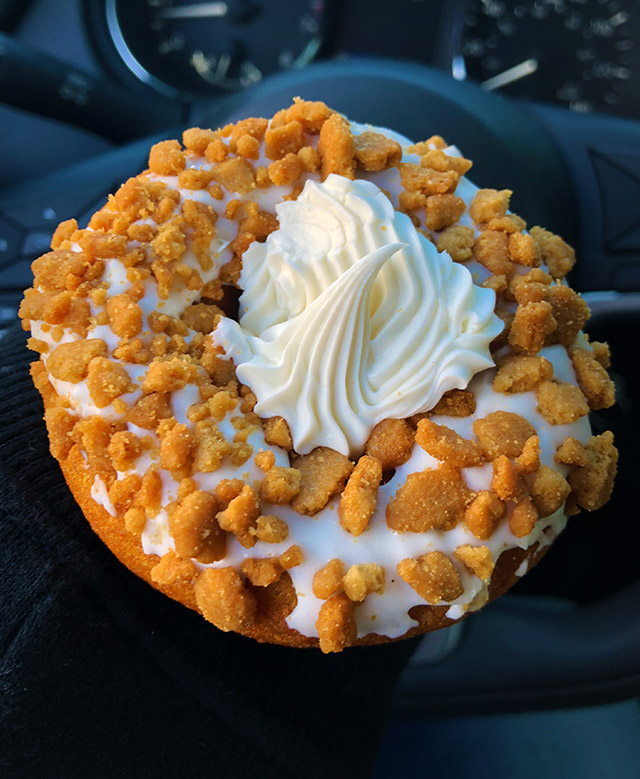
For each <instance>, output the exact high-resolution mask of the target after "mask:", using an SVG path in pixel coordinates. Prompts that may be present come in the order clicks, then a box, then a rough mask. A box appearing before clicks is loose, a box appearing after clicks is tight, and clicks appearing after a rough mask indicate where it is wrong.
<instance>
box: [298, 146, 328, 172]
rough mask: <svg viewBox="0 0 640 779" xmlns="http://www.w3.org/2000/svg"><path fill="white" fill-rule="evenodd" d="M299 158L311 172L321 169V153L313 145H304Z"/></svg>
mask: <svg viewBox="0 0 640 779" xmlns="http://www.w3.org/2000/svg"><path fill="white" fill-rule="evenodd" d="M298 159H299V160H300V162H301V163H302V165H303V166H304V169H305V170H306V171H308V172H309V173H317V172H318V171H319V170H320V165H321V164H322V162H321V160H320V155H319V154H318V152H317V151H316V150H315V149H314V148H313V146H303V147H302V148H301V149H300V150H299V151H298Z"/></svg>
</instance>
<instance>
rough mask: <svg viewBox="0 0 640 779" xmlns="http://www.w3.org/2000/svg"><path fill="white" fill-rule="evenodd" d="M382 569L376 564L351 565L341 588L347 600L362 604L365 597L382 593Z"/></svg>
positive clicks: (383, 584)
mask: <svg viewBox="0 0 640 779" xmlns="http://www.w3.org/2000/svg"><path fill="white" fill-rule="evenodd" d="M384 586H385V578H384V568H383V567H382V566H381V565H378V563H358V564H357V565H352V566H351V568H349V570H348V571H347V572H346V574H345V575H344V577H343V579H342V587H343V589H344V591H345V594H346V596H347V598H349V600H352V601H355V602H357V603H360V602H362V601H363V600H364V599H365V598H366V597H367V595H369V594H370V593H372V592H375V593H376V595H382V593H383V592H384Z"/></svg>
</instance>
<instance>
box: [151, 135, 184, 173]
mask: <svg viewBox="0 0 640 779" xmlns="http://www.w3.org/2000/svg"><path fill="white" fill-rule="evenodd" d="M184 166H185V156H184V152H183V151H182V149H181V147H180V144H179V143H178V141H160V143H156V144H154V145H153V146H152V147H151V151H150V152H149V170H151V171H152V172H153V173H156V174H157V175H158V176H175V175H177V174H178V173H180V171H181V170H183V169H184Z"/></svg>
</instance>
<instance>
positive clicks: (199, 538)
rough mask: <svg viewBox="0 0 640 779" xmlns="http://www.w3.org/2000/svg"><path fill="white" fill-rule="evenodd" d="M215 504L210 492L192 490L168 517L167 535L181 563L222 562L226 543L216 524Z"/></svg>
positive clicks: (216, 505) (216, 503)
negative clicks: (170, 537)
mask: <svg viewBox="0 0 640 779" xmlns="http://www.w3.org/2000/svg"><path fill="white" fill-rule="evenodd" d="M217 513H218V501H217V500H216V498H215V496H214V495H212V494H211V493H210V492H204V491H203V490H195V491H194V492H191V493H190V494H189V495H187V496H186V498H184V500H183V501H182V502H181V503H180V504H178V506H177V507H176V509H175V511H174V512H173V513H171V514H170V515H169V532H170V533H171V536H172V537H173V540H174V541H175V547H176V552H177V553H178V555H179V556H180V557H182V558H184V559H190V558H194V559H196V560H198V562H200V563H205V564H206V563H213V562H215V561H216V560H222V558H223V557H224V556H225V554H226V551H227V540H226V537H225V534H224V533H223V532H222V530H221V528H220V526H219V523H218V522H217V520H216V514H217Z"/></svg>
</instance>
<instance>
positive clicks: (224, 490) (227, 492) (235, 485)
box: [216, 479, 244, 503]
mask: <svg viewBox="0 0 640 779" xmlns="http://www.w3.org/2000/svg"><path fill="white" fill-rule="evenodd" d="M243 487H244V482H243V481H242V479H222V480H221V481H219V482H218V485H217V486H216V497H218V498H219V499H220V500H222V501H224V502H225V503H229V501H231V500H233V499H234V498H236V497H237V496H238V495H239V494H240V493H241V492H242V488H243Z"/></svg>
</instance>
